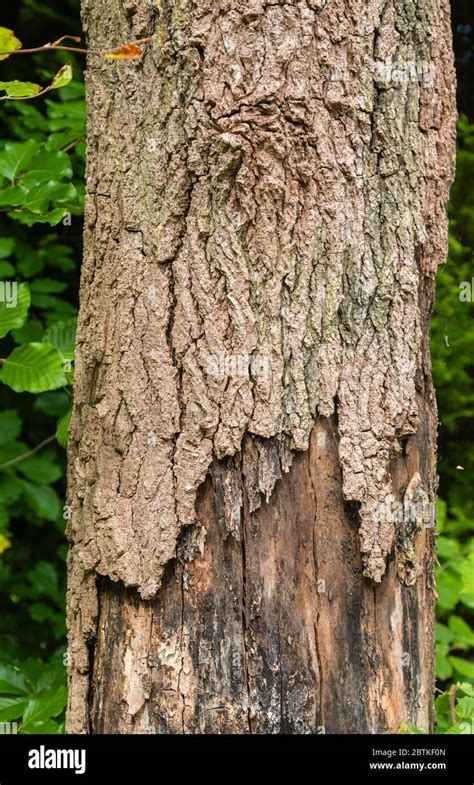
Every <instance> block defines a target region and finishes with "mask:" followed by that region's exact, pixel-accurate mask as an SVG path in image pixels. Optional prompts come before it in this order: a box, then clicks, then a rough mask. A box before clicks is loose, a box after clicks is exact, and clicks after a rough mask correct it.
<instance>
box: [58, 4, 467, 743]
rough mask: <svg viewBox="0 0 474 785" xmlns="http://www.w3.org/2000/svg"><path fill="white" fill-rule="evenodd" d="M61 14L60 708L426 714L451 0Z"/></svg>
mask: <svg viewBox="0 0 474 785" xmlns="http://www.w3.org/2000/svg"><path fill="white" fill-rule="evenodd" d="M83 19H84V25H85V29H86V32H87V34H88V42H89V47H90V48H93V49H106V48H110V47H111V46H116V45H120V44H121V43H124V42H126V41H132V40H137V39H140V38H143V37H146V36H152V42H151V43H150V44H149V45H148V46H147V47H146V50H145V54H144V56H143V58H142V59H141V60H138V61H137V60H130V61H121V62H117V63H114V62H112V61H110V60H106V59H104V58H99V57H91V58H90V59H89V65H88V71H87V97H88V108H89V130H88V172H87V200H86V216H85V256H84V265H83V272H82V284H81V308H80V320H79V327H78V339H77V363H76V365H77V368H76V383H75V385H76V390H75V411H74V417H73V422H72V426H71V438H70V448H69V467H70V469H69V471H70V476H69V503H70V506H71V518H70V522H69V538H70V542H71V549H70V560H69V655H70V656H69V660H70V705H69V714H68V717H69V719H68V727H69V731H71V732H82V733H115V732H119V733H120V732H131V733H157V732H159V733H213V732H226V733H324V732H326V733H334V732H335V733H367V732H370V733H372V732H384V731H387V730H391V731H395V730H397V729H398V728H399V727H400V724H401V723H402V722H406V723H408V722H412V723H414V724H415V725H417V726H418V727H420V728H423V729H429V728H431V727H432V722H433V718H432V696H433V685H434V676H433V653H434V642H433V605H434V597H435V587H434V577H433V561H434V540H435V533H434V529H433V515H432V508H433V503H434V499H435V492H436V474H435V432H436V405H435V400H434V394H433V389H432V383H431V371H430V359H429V346H428V322H429V314H430V311H431V307H432V301H433V292H434V277H435V270H436V266H437V265H438V264H439V263H440V262H443V261H444V259H445V251H446V235H447V228H446V216H445V202H446V199H447V194H448V189H449V184H450V182H451V177H452V171H453V155H454V120H455V111H454V72H453V63H452V51H451V34H450V26H449V6H448V0H383V1H382V0H365V1H364V2H356V1H355V0H354V1H353V2H344V0H290V1H289V2H288V1H287V2H285V3H279V2H272V3H259V2H258V0H255V2H254V1H253V0H250V1H249V0H245V2H244V0H200V2H193V0H157V3H156V4H153V3H151V2H147V1H146V0H116V2H115V3H114V4H113V13H112V11H111V7H110V2H108V0H83ZM390 63H392V68H391V67H390Z"/></svg>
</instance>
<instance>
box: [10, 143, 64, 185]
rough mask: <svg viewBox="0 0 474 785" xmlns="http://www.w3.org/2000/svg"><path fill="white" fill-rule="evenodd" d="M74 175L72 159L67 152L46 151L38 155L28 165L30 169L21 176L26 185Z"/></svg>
mask: <svg viewBox="0 0 474 785" xmlns="http://www.w3.org/2000/svg"><path fill="white" fill-rule="evenodd" d="M63 177H66V178H69V177H72V167H71V161H70V158H69V156H68V155H67V153H63V152H44V150H42V151H41V152H40V153H39V154H38V155H36V156H35V157H34V158H33V160H32V161H31V162H30V164H29V166H28V171H27V172H26V173H25V174H24V175H22V176H21V178H20V179H21V182H22V183H23V184H25V185H30V186H33V185H37V184H38V183H40V182H42V181H44V180H61V179H62V178H63Z"/></svg>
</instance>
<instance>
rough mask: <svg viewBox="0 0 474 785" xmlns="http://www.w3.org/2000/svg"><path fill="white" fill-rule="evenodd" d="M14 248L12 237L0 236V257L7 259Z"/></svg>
mask: <svg viewBox="0 0 474 785" xmlns="http://www.w3.org/2000/svg"><path fill="white" fill-rule="evenodd" d="M14 248H15V240H14V239H13V237H0V259H7V258H8V257H9V256H11V255H12V253H13V250H14Z"/></svg>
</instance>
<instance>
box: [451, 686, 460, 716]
mask: <svg viewBox="0 0 474 785" xmlns="http://www.w3.org/2000/svg"><path fill="white" fill-rule="evenodd" d="M458 689H459V684H454V685H453V687H452V688H451V691H450V693H449V710H450V714H451V725H457V719H456V703H455V698H456V693H457V691H458Z"/></svg>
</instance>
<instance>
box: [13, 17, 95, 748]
mask: <svg viewBox="0 0 474 785" xmlns="http://www.w3.org/2000/svg"><path fill="white" fill-rule="evenodd" d="M0 41H1V31H0ZM1 48H2V47H1V46H0V50H1ZM61 57H62V54H61V53H59V54H57V55H55V59H52V58H51V57H50V60H49V62H48V65H47V68H46V69H45V68H44V66H43V65H41V66H40V65H39V64H38V63H39V61H38V60H36V61H35V62H36V63H37V65H36V66H35V67H36V70H37V72H38V73H39V74H40V75H41V76H42V77H43V78H48V79H49V80H50V82H51V81H54V80H56V84H55V87H57V88H59V87H61V89H58V90H57V91H56V93H55V94H53V93H51V96H53V95H55V96H56V97H55V98H54V99H53V98H51V99H49V98H47V99H41V103H35V104H34V105H33V104H32V103H29V102H27V101H11V102H8V103H7V102H5V103H4V104H3V108H4V112H3V117H2V121H1V126H0V338H1V341H0V357H1V358H3V361H2V362H1V363H0V366H1V367H0V382H1V383H2V384H0V408H1V411H0V553H1V554H2V555H1V556H0V727H1V723H6V722H9V723H11V722H14V723H17V728H18V731H19V732H20V733H48V734H50V733H62V732H64V707H65V704H66V678H65V677H66V670H65V666H64V662H63V658H64V652H65V622H64V617H65V600H64V598H65V556H66V545H65V538H64V529H65V519H64V516H65V513H64V509H63V508H64V495H65V481H64V478H65V453H64V447H65V445H66V441H67V425H68V421H69V417H70V396H71V386H70V385H71V382H72V368H73V366H72V363H73V359H74V354H73V351H74V335H75V318H76V313H77V307H76V298H77V290H78V276H77V268H78V262H79V259H80V253H81V234H82V219H81V214H82V204H83V190H84V186H83V178H84V155H85V144H84V139H85V106H84V89H83V85H82V83H81V82H80V81H79V80H77V79H76V80H75V81H74V82H70V83H68V82H69V79H68V78H67V77H68V76H69V73H68V70H66V69H65V66H64V65H63V66H61ZM58 61H59V62H58ZM58 65H59V66H61V67H60V68H59V71H58ZM30 68H31V60H30ZM48 68H49V69H50V72H49V73H47V70H48ZM77 71H79V72H80V69H77ZM55 73H56V76H54V74H55ZM61 74H62V79H63V81H62V86H61V85H60V84H58V82H57V79H58V75H61ZM64 77H66V79H64ZM5 84H6V83H2V84H1V85H0V88H1V87H3V88H5ZM23 84H24V83H23ZM10 85H11V81H10ZM11 89H13V88H12V87H10V90H11ZM25 89H26V88H25ZM56 435H57V438H56Z"/></svg>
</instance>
